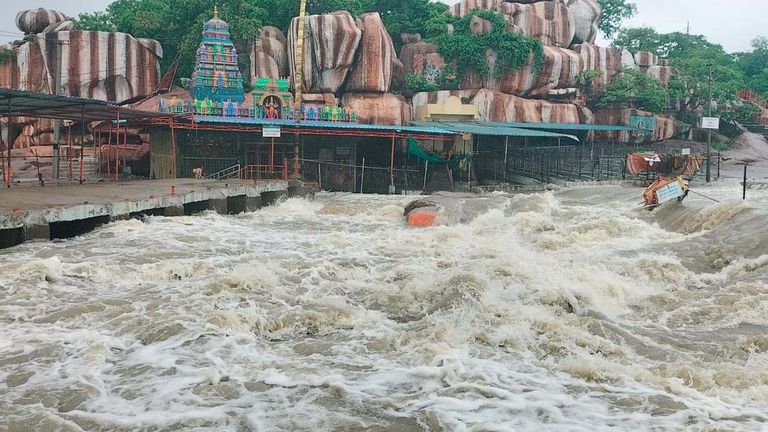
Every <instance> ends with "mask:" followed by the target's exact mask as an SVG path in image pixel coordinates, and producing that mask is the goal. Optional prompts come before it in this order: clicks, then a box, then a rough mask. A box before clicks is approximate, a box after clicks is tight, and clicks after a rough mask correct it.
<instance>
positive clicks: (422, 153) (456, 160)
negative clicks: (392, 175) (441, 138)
mask: <svg viewBox="0 0 768 432" xmlns="http://www.w3.org/2000/svg"><path fill="white" fill-rule="evenodd" d="M408 154H410V155H412V156H416V157H417V158H419V159H421V160H423V161H427V162H429V163H432V164H437V165H448V167H449V168H453V169H456V168H458V169H461V170H462V171H464V170H466V167H467V165H468V164H469V162H470V161H471V160H472V156H470V155H462V156H453V157H451V158H450V159H447V158H445V157H443V156H441V155H439V154H437V153H434V152H431V151H429V150H425V149H424V148H423V147H422V146H421V144H420V143H419V141H418V140H417V139H416V138H413V137H411V138H408Z"/></svg>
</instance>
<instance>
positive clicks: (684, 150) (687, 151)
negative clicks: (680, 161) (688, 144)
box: [680, 148, 691, 156]
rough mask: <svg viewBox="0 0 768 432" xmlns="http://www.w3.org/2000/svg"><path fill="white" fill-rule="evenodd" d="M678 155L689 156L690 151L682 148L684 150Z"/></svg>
mask: <svg viewBox="0 0 768 432" xmlns="http://www.w3.org/2000/svg"><path fill="white" fill-rule="evenodd" d="M680 154H681V155H683V156H688V155H690V154H691V149H689V148H684V149H683V150H682V151H681V152H680Z"/></svg>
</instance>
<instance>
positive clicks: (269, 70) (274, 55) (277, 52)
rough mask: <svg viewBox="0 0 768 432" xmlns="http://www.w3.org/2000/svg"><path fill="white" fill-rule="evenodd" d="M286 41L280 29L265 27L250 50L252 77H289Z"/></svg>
mask: <svg viewBox="0 0 768 432" xmlns="http://www.w3.org/2000/svg"><path fill="white" fill-rule="evenodd" d="M285 41H286V38H285V36H284V35H283V32H281V31H280V29H277V28H275V27H264V28H263V29H262V30H261V36H260V37H259V38H258V39H256V40H255V41H254V42H253V44H252V45H251V46H250V48H249V52H250V60H251V75H252V77H255V78H274V79H278V78H286V77H287V76H288V52H287V51H286V46H285V43H286V42H285Z"/></svg>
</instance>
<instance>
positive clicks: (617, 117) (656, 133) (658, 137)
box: [595, 109, 691, 143]
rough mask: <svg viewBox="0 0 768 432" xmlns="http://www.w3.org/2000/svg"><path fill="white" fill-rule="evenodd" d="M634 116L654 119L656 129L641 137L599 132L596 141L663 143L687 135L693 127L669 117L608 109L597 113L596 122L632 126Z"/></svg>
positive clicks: (623, 132)
mask: <svg viewBox="0 0 768 432" xmlns="http://www.w3.org/2000/svg"><path fill="white" fill-rule="evenodd" d="M633 116H641V117H647V118H653V119H654V121H655V123H656V127H655V128H654V130H653V132H652V133H651V134H648V135H641V134H637V133H634V132H625V131H622V132H599V133H597V134H596V137H595V139H598V140H602V141H608V142H611V141H613V142H622V143H642V142H652V141H662V140H667V139H671V138H674V137H677V136H681V135H685V134H686V133H688V132H689V131H690V129H691V126H690V125H688V124H686V123H682V122H680V121H677V120H675V119H674V118H672V117H669V116H660V115H654V114H652V113H649V112H646V111H640V110H636V109H606V110H601V111H598V112H596V113H595V121H596V122H597V123H599V124H610V125H621V126H630V125H631V119H632V117H633Z"/></svg>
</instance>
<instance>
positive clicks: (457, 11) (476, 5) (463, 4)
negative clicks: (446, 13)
mask: <svg viewBox="0 0 768 432" xmlns="http://www.w3.org/2000/svg"><path fill="white" fill-rule="evenodd" d="M502 3H504V0H461V1H460V2H458V3H456V4H455V5H453V7H451V9H450V11H451V13H452V14H453V15H455V16H457V17H463V16H466V15H469V13H470V12H472V11H473V10H475V9H486V10H496V8H497V7H499V5H500V4H502Z"/></svg>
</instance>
